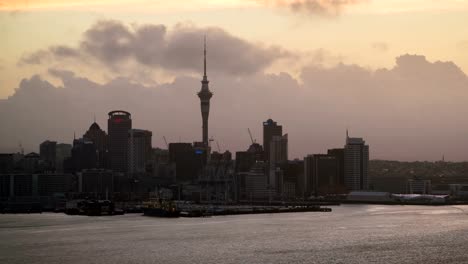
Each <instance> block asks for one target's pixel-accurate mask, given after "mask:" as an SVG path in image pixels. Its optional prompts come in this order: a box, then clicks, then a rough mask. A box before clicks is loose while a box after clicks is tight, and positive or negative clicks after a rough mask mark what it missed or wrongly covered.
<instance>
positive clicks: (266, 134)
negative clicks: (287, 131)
mask: <svg viewBox="0 0 468 264" xmlns="http://www.w3.org/2000/svg"><path fill="white" fill-rule="evenodd" d="M282 135H283V127H282V126H279V125H277V123H276V122H274V121H273V120H272V119H268V120H267V121H265V122H263V150H264V151H265V152H264V153H265V161H269V160H270V142H271V140H272V139H273V137H274V136H279V137H281V136H282Z"/></svg>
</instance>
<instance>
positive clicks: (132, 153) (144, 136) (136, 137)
mask: <svg viewBox="0 0 468 264" xmlns="http://www.w3.org/2000/svg"><path fill="white" fill-rule="evenodd" d="M151 136H152V133H151V131H148V130H141V129H130V131H129V137H128V172H129V173H131V174H134V173H144V172H146V166H147V165H149V163H150V160H151V152H152V148H151Z"/></svg>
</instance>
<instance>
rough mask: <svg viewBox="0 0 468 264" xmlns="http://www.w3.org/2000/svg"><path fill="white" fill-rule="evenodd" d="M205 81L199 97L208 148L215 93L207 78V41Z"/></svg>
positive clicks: (204, 60) (203, 131)
mask: <svg viewBox="0 0 468 264" xmlns="http://www.w3.org/2000/svg"><path fill="white" fill-rule="evenodd" d="M203 62H204V63H203V69H204V71H203V80H202V81H201V83H202V87H201V90H200V92H198V97H199V98H200V107H201V114H202V119H203V123H202V134H203V144H204V145H205V147H206V148H208V143H209V142H208V116H209V114H210V99H211V97H212V96H213V93H212V92H211V91H210V89H209V87H208V84H209V83H210V82H209V81H208V77H207V76H206V39H205V45H204V57H203Z"/></svg>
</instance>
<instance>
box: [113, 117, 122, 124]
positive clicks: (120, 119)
mask: <svg viewBox="0 0 468 264" xmlns="http://www.w3.org/2000/svg"><path fill="white" fill-rule="evenodd" d="M122 122H123V119H122V118H116V119H114V123H117V124H119V123H122Z"/></svg>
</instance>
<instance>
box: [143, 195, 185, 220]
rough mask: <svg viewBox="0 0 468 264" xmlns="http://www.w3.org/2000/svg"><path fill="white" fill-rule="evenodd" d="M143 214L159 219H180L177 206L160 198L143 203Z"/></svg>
mask: <svg viewBox="0 0 468 264" xmlns="http://www.w3.org/2000/svg"><path fill="white" fill-rule="evenodd" d="M142 209H143V214H144V215H147V216H158V217H179V216H180V211H179V210H178V209H177V205H176V204H175V203H174V202H172V201H164V200H161V199H160V198H155V199H150V200H149V201H146V202H143V206H142Z"/></svg>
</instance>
